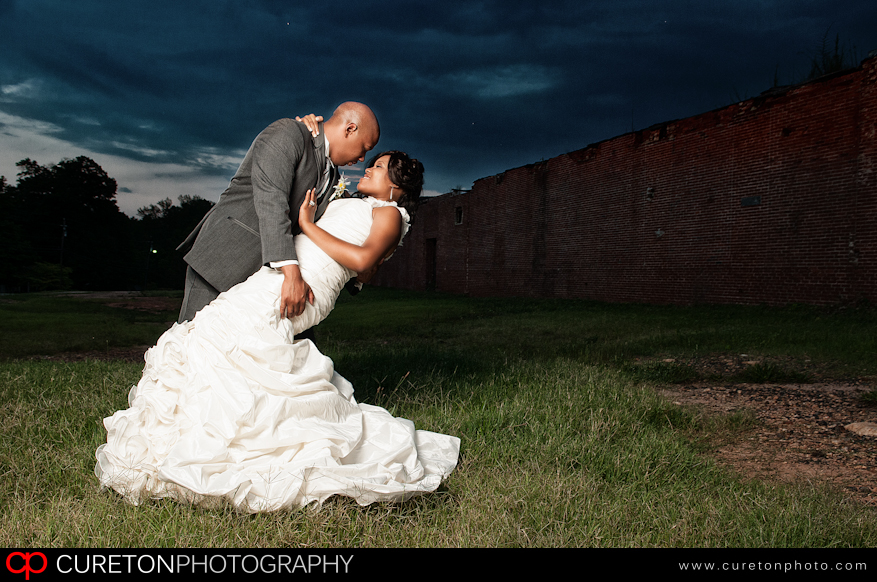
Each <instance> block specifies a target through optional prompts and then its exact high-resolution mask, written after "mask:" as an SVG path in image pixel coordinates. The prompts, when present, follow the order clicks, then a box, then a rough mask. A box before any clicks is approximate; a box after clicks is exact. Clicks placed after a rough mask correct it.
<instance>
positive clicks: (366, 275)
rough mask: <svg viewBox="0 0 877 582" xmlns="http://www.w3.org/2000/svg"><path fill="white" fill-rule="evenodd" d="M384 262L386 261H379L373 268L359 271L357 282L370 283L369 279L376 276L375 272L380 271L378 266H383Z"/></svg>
mask: <svg viewBox="0 0 877 582" xmlns="http://www.w3.org/2000/svg"><path fill="white" fill-rule="evenodd" d="M383 262H384V261H381V262H380V263H378V264H377V265H375V266H374V267H372V268H371V269H369V270H367V271H363V272H362V273H357V274H356V282H357V283H363V284H366V285H367V284H368V283H369V281H371V280H372V278H373V277H374V276H375V274H376V273H377V272H378V268H379V267H380V266H381V263H383Z"/></svg>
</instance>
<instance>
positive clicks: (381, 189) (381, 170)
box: [356, 156, 401, 200]
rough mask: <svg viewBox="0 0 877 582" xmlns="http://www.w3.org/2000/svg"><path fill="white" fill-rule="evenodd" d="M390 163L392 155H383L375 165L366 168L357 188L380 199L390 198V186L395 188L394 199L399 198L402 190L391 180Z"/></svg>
mask: <svg viewBox="0 0 877 582" xmlns="http://www.w3.org/2000/svg"><path fill="white" fill-rule="evenodd" d="M388 163H390V156H381V157H379V158H378V159H377V161H375V165H374V166H372V167H371V168H366V169H365V175H364V176H363V177H362V178H360V179H359V184H358V185H357V187H356V188H357V190H359V191H360V192H361V193H362V194H368V195H369V196H372V197H374V198H378V199H380V200H388V199H389V198H390V188H395V190H394V192H395V194H394V196H393V199H394V200H395V199H398V198H399V196H400V195H401V192H400V191H399V187H398V186H396V185H395V184H393V183H392V182H391V181H390V174H389V172H388V171H387V164H388Z"/></svg>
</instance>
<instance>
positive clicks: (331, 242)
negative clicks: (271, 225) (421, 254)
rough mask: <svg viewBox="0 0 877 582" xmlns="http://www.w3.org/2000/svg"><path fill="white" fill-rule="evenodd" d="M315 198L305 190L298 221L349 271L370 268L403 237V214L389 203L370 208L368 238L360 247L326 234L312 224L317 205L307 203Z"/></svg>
mask: <svg viewBox="0 0 877 582" xmlns="http://www.w3.org/2000/svg"><path fill="white" fill-rule="evenodd" d="M314 198H315V194H314V191H313V190H310V191H308V193H307V195H305V200H304V202H303V203H302V205H301V208H300V209H299V214H298V223H299V226H300V227H301V231H302V233H303V234H305V235H306V236H307V237H308V238H309V239H311V241H312V242H313V243H314V244H315V245H317V246H318V247H320V249H322V251H323V252H324V253H326V254H327V255H329V256H330V257H331V258H332V260H334V261H335V262H337V263H340V264H341V265H343V266H344V267H347V268H348V269H350V270H351V271H356V272H357V273H362V272H364V271H367V270H369V269H371V268H372V267H374V266H376V265H378V264H379V263H380V262H381V261H383V260H384V258H386V257H387V255H389V254H390V253H391V252H392V251H393V249H395V248H396V245H398V244H399V238H400V237H401V236H402V215H401V214H399V211H398V210H396V209H395V208H392V207H389V206H385V207H383V208H375V209H374V210H373V211H372V212H373V216H374V221H373V222H372V226H371V230H370V231H369V234H368V238H366V239H365V242H364V243H362V246H357V245H354V244H351V243H349V242H346V241H343V240H341V239H339V238H337V237H335V236H333V235H331V234H329V233H328V232H326V231H325V230H323V229H322V228H320V226H319V225H318V224H315V223H314V213H315V211H316V206H310V205H309V204H308V203H309V202H311V201H312V200H314Z"/></svg>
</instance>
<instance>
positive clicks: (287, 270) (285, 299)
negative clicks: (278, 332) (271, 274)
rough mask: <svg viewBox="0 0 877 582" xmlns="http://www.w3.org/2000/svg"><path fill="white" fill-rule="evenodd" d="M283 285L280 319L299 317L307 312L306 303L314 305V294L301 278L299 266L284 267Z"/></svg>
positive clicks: (281, 268) (282, 269) (282, 268)
mask: <svg viewBox="0 0 877 582" xmlns="http://www.w3.org/2000/svg"><path fill="white" fill-rule="evenodd" d="M280 270H281V271H282V272H283V285H282V286H281V288H280V317H283V318H288V317H297V316H299V315H301V314H302V313H303V312H304V310H305V305H306V302H310V304H311V305H313V304H314V292H313V291H311V288H310V286H309V285H308V284H307V283H306V282H305V280H304V279H302V277H301V269H299V268H298V265H284V266H283V267H280Z"/></svg>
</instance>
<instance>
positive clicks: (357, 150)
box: [323, 101, 381, 166]
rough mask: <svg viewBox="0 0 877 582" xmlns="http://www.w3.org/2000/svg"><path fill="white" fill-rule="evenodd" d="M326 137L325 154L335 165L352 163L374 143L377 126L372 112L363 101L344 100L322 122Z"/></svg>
mask: <svg viewBox="0 0 877 582" xmlns="http://www.w3.org/2000/svg"><path fill="white" fill-rule="evenodd" d="M323 131H325V132H326V137H327V138H328V140H329V157H330V158H332V162H333V163H334V164H335V165H336V166H346V165H348V164H355V163H356V162H357V161H362V160H363V159H364V158H365V154H366V152H368V151H369V150H371V149H372V148H373V147H375V145H377V143H378V139H380V137H381V128H380V125H378V118H377V117H375V114H374V112H373V111H372V110H371V109H370V108H369V107H368V106H367V105H364V104H363V103H357V102H356V101H347V102H346V103H342V104H341V105H339V106H338V108H337V109H335V112H334V113H332V117H330V118H329V121H327V122H326V123H324V124H323Z"/></svg>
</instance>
